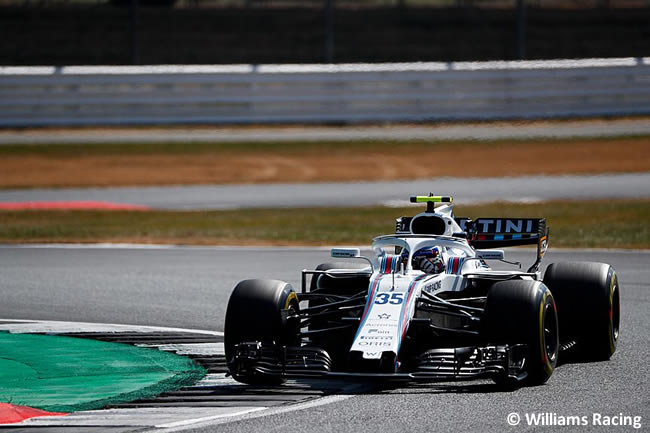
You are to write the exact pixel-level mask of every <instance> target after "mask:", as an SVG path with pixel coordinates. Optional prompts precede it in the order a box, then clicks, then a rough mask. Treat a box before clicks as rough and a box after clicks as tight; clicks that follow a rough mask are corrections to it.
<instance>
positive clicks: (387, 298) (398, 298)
mask: <svg viewBox="0 0 650 433" xmlns="http://www.w3.org/2000/svg"><path fill="white" fill-rule="evenodd" d="M402 302H404V293H380V294H378V295H377V298H376V299H375V304H380V305H381V304H393V305H399V304H401V303H402Z"/></svg>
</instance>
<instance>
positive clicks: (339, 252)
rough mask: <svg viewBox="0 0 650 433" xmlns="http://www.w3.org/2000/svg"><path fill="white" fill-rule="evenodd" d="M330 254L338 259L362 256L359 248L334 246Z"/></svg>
mask: <svg viewBox="0 0 650 433" xmlns="http://www.w3.org/2000/svg"><path fill="white" fill-rule="evenodd" d="M330 255H331V256H332V257H334V258H337V259H350V258H354V257H360V256H361V250H359V248H332V249H331V251H330Z"/></svg>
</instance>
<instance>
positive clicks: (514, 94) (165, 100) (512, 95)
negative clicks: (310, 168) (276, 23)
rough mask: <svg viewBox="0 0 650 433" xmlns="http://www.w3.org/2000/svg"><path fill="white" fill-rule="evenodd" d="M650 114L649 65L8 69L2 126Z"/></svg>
mask: <svg viewBox="0 0 650 433" xmlns="http://www.w3.org/2000/svg"><path fill="white" fill-rule="evenodd" d="M640 114H643V115H647V114H650V58H648V57H646V58H618V59H585V60H555V61H511V62H507V61H497V62H457V63H391V64H340V65H258V66H255V65H230V66H228V65H222V66H210V65H199V66H172V65H168V66H71V67H2V68H0V126H2V127H22V126H55V125H61V126H67V125H69V126H73V125H126V124H134V125H137V124H234V123H355V122H378V121H379V122H382V121H386V122H410V121H431V120H473V119H517V118H552V117H574V116H575V117H589V116H610V115H612V116H613V115H640Z"/></svg>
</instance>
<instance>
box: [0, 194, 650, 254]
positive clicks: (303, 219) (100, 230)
mask: <svg viewBox="0 0 650 433" xmlns="http://www.w3.org/2000/svg"><path fill="white" fill-rule="evenodd" d="M417 212H419V208H417V207H409V208H384V207H364V208H305V209H250V210H234V211H209V212H207V211H206V212H203V211H201V212H196V211H4V212H0V242H3V243H25V242H143V243H174V244H197V245H206V244H208V245H209V244H215V245H217V244H221V245H234V244H259V245H337V244H338V245H343V244H348V245H349V244H354V245H367V244H368V243H369V242H370V240H371V239H372V238H373V237H374V236H377V235H381V234H387V233H392V232H393V230H394V222H395V218H397V217H399V216H402V215H414V214H415V213H417ZM455 213H456V215H457V216H467V217H472V218H476V217H481V216H483V217H545V218H546V219H547V223H548V225H549V227H550V228H551V246H557V247H601V248H602V247H605V248H607V247H610V248H650V229H649V228H648V222H650V201H649V200H625V201H584V202H563V201H557V202H547V203H537V204H508V203H505V204H504V203H501V204H489V205H476V206H466V205H460V206H457V207H456V210H455Z"/></svg>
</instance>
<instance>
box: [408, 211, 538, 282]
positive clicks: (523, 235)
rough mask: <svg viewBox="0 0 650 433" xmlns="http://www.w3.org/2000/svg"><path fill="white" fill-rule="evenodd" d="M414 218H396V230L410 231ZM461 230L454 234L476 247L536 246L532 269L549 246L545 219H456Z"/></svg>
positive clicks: (531, 270)
mask: <svg viewBox="0 0 650 433" xmlns="http://www.w3.org/2000/svg"><path fill="white" fill-rule="evenodd" d="M411 219H412V218H411V217H401V218H398V219H397V221H396V227H395V233H396V234H407V233H410V228H409V227H410V223H411ZM454 220H455V221H456V223H457V224H458V225H459V226H460V228H461V229H462V232H461V233H457V234H454V236H458V237H464V238H467V241H468V242H469V244H470V245H471V246H472V247H473V248H475V249H479V248H480V249H488V248H501V247H514V246H519V245H537V261H536V262H535V263H534V264H533V266H531V268H530V269H529V272H536V271H537V269H538V267H539V263H540V262H541V260H542V257H544V254H545V253H546V249H547V248H548V237H549V229H548V227H546V219H544V218H477V219H475V220H472V219H469V218H454Z"/></svg>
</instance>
